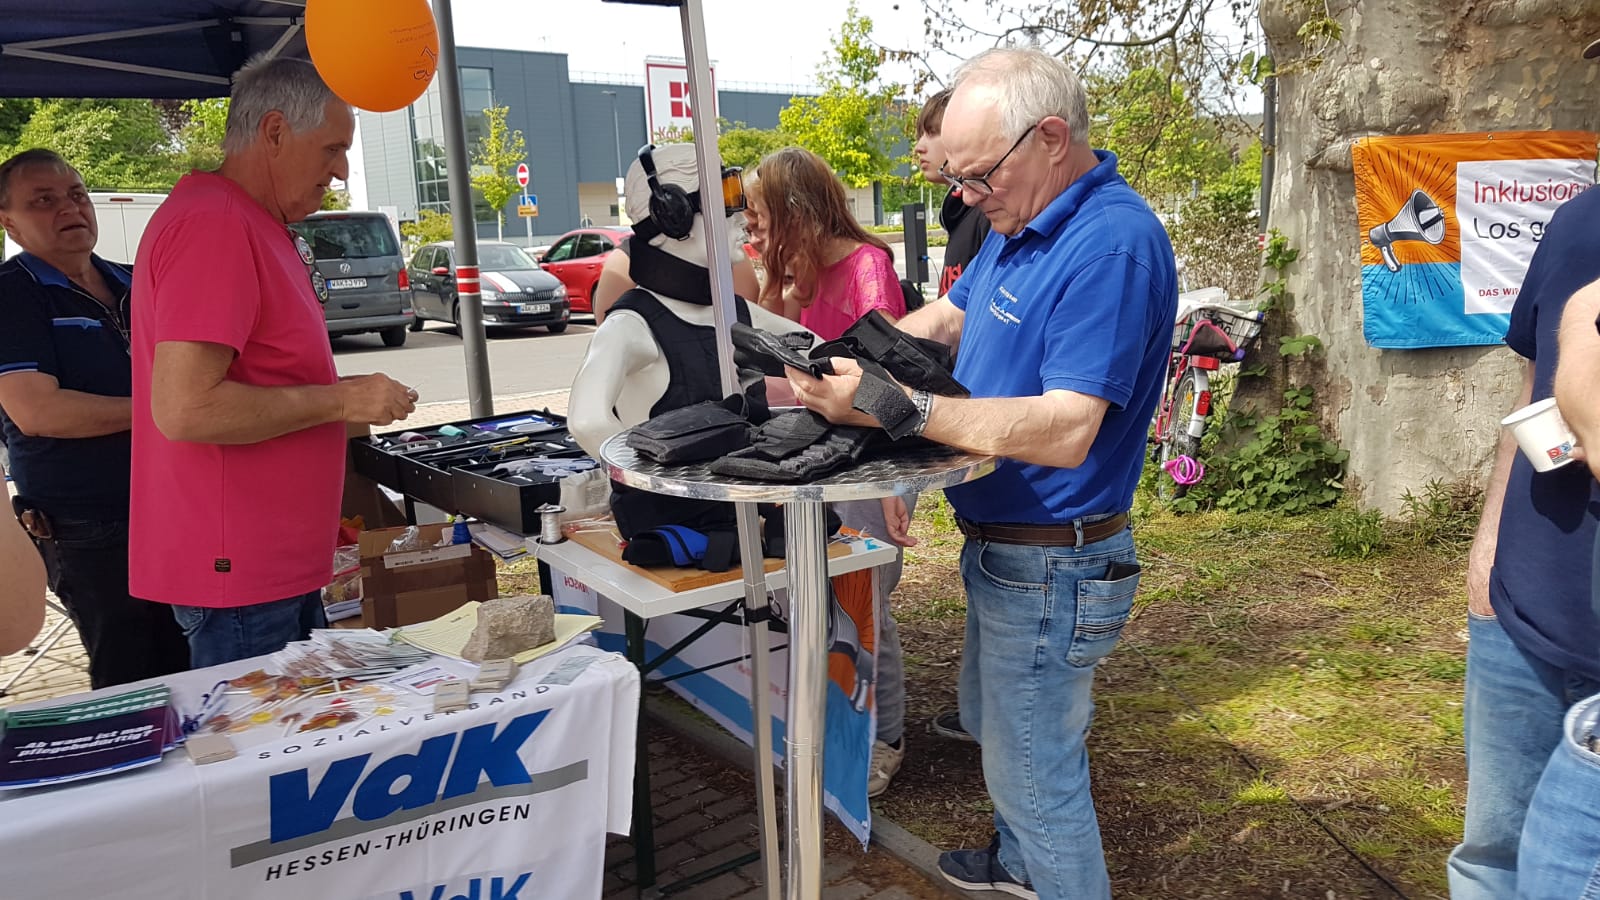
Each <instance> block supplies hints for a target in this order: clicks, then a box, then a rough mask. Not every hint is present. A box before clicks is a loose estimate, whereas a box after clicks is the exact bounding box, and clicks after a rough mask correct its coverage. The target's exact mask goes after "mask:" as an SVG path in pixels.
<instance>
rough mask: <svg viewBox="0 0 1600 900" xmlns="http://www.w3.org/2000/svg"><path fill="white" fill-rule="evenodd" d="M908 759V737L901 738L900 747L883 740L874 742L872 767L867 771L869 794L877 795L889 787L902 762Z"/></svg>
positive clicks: (869, 795) (871, 795) (870, 795)
mask: <svg viewBox="0 0 1600 900" xmlns="http://www.w3.org/2000/svg"><path fill="white" fill-rule="evenodd" d="M905 759H906V739H905V737H904V736H902V737H901V738H900V749H898V750H896V749H895V748H894V747H893V746H891V745H889V744H886V743H884V742H883V741H873V742H872V768H871V769H869V770H868V771H867V796H868V797H876V796H878V795H879V794H882V793H883V792H884V791H887V790H888V789H889V782H891V781H893V780H894V775H895V773H896V772H898V771H900V764H901V763H903V762H905Z"/></svg>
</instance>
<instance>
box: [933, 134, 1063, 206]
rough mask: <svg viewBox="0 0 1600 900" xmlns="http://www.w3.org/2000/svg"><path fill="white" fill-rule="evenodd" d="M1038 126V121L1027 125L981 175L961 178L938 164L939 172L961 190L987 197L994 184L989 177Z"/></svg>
mask: <svg viewBox="0 0 1600 900" xmlns="http://www.w3.org/2000/svg"><path fill="white" fill-rule="evenodd" d="M1038 127H1039V125H1038V123H1035V124H1033V125H1029V126H1028V130H1027V131H1024V132H1023V133H1022V137H1019V138H1017V142H1016V143H1015V144H1012V145H1011V149H1010V150H1007V151H1006V155H1005V156H1002V157H1000V161H999V162H997V163H995V164H994V165H992V166H990V167H989V171H987V172H985V173H983V174H982V175H974V176H970V177H966V178H963V177H961V176H960V175H951V174H950V173H949V172H947V171H945V167H944V166H943V165H940V166H939V174H940V175H943V176H944V179H945V180H946V181H948V182H950V183H951V184H953V185H955V186H956V187H959V188H961V190H963V191H970V192H971V193H972V194H973V196H976V197H987V196H989V195H990V194H993V193H994V186H993V185H991V184H989V179H990V178H993V177H994V173H995V172H997V171H999V169H1000V167H1001V166H1002V165H1004V164H1005V161H1006V160H1008V159H1010V158H1011V154H1013V153H1015V152H1017V148H1018V147H1021V146H1022V142H1023V141H1025V140H1027V139H1028V135H1030V134H1033V132H1034V131H1035V130H1036V129H1038Z"/></svg>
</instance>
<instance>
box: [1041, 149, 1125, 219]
mask: <svg viewBox="0 0 1600 900" xmlns="http://www.w3.org/2000/svg"><path fill="white" fill-rule="evenodd" d="M1094 155H1095V158H1096V159H1098V160H1100V162H1099V164H1098V165H1096V166H1095V167H1094V168H1092V169H1090V170H1089V171H1087V172H1085V173H1083V174H1082V175H1080V176H1078V180H1077V181H1074V182H1073V183H1071V184H1069V185H1067V189H1066V190H1064V191H1062V192H1061V193H1060V194H1058V195H1057V196H1056V198H1055V199H1054V200H1051V201H1050V204H1049V205H1048V206H1046V207H1045V208H1044V209H1043V210H1041V211H1040V212H1039V214H1038V215H1037V216H1034V217H1033V221H1031V222H1029V223H1028V224H1027V225H1025V226H1023V228H1022V233H1023V234H1026V233H1028V232H1030V231H1031V232H1033V233H1034V234H1037V235H1039V236H1041V237H1049V236H1050V235H1051V234H1053V233H1054V232H1055V231H1056V230H1057V229H1058V228H1060V227H1061V226H1062V225H1063V224H1064V223H1065V222H1066V221H1067V220H1068V219H1070V218H1072V215H1073V213H1076V212H1077V211H1078V207H1080V206H1082V205H1083V202H1084V201H1085V200H1087V199H1088V198H1089V195H1090V194H1092V193H1093V192H1094V191H1095V189H1096V188H1099V187H1100V186H1101V185H1103V184H1106V183H1107V182H1110V181H1112V180H1114V179H1116V178H1117V155H1116V154H1115V153H1112V152H1111V151H1110V150H1096V151H1094ZM1021 236H1022V235H1021V234H1019V235H1018V237H1021Z"/></svg>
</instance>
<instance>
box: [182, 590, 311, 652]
mask: <svg viewBox="0 0 1600 900" xmlns="http://www.w3.org/2000/svg"><path fill="white" fill-rule="evenodd" d="M172 614H173V615H174V616H175V617H176V618H177V620H178V624H179V625H181V626H183V633H184V635H186V636H187V637H188V638H189V656H190V658H191V659H193V660H194V667H195V668H197V669H200V668H204V667H206V666H217V665H221V664H222V663H225V662H233V661H234V660H236V659H249V658H250V657H252V656H264V655H266V654H268V653H276V652H278V651H279V650H282V649H283V648H284V645H285V644H288V643H289V642H290V641H303V640H306V639H307V638H309V637H311V629H313V628H326V627H328V617H327V615H326V614H325V613H324V612H323V609H322V590H321V588H318V589H317V590H314V591H312V592H310V593H308V594H302V595H300V596H298V597H290V598H288V599H286V600H273V601H271V602H268V603H257V604H254V605H252V606H234V607H222V608H213V607H208V606H179V605H177V604H173V606H172Z"/></svg>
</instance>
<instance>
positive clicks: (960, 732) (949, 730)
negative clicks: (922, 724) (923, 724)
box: [928, 709, 978, 744]
mask: <svg viewBox="0 0 1600 900" xmlns="http://www.w3.org/2000/svg"><path fill="white" fill-rule="evenodd" d="M928 730H929V731H931V732H933V733H934V734H937V735H939V736H940V737H947V738H949V739H951V740H952V741H967V742H968V743H972V744H976V743H977V742H978V739H977V738H975V737H973V736H972V735H970V734H968V733H967V730H966V729H965V728H962V727H961V713H959V712H957V711H956V710H953V709H952V710H950V711H948V712H942V713H939V714H938V715H937V716H934V717H933V721H932V722H929V723H928Z"/></svg>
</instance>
